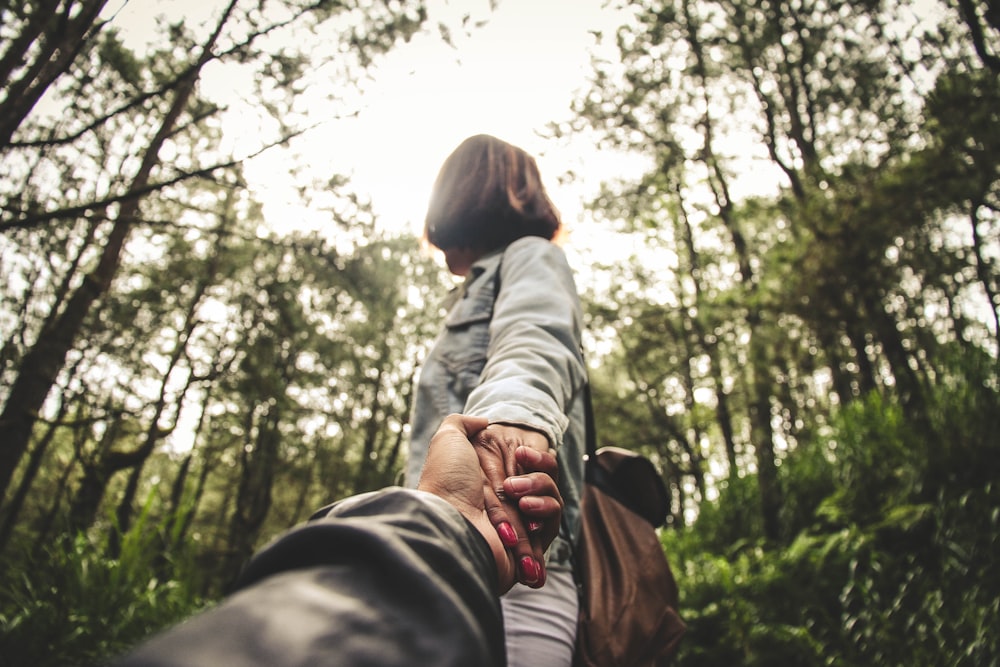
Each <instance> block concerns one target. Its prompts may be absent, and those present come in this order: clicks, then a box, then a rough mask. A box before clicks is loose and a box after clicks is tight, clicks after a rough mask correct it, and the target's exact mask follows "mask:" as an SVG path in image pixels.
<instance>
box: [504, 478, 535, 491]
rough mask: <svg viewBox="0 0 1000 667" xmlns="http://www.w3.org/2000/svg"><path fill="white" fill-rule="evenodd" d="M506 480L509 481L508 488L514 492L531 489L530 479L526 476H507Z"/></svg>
mask: <svg viewBox="0 0 1000 667" xmlns="http://www.w3.org/2000/svg"><path fill="white" fill-rule="evenodd" d="M507 481H508V482H510V488H511V489H513V491H514V493H522V492H524V491H530V490H531V480H530V479H528V478H527V477H508V478H507Z"/></svg>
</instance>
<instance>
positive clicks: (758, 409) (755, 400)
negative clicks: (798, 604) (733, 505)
mask: <svg viewBox="0 0 1000 667" xmlns="http://www.w3.org/2000/svg"><path fill="white" fill-rule="evenodd" d="M684 13H685V21H686V23H687V26H688V34H687V39H688V43H689V45H690V46H691V53H692V55H693V56H694V58H695V65H694V70H695V77H696V78H697V80H698V81H699V82H700V84H701V95H702V103H703V108H704V113H703V115H702V119H701V123H700V127H701V130H702V138H703V141H704V145H703V147H702V159H703V162H704V164H705V166H706V167H707V168H708V171H709V179H708V180H709V185H710V186H711V190H712V194H713V196H714V198H715V203H716V206H717V207H718V211H719V212H718V217H719V220H720V221H721V222H722V224H723V226H724V227H725V228H726V231H727V232H728V233H729V237H730V239H731V241H732V244H733V251H734V253H735V255H736V259H737V262H738V265H739V271H740V283H741V284H742V285H743V288H744V294H745V298H746V299H747V302H748V303H749V304H754V303H756V302H757V299H756V298H755V297H756V296H757V294H758V286H757V281H756V280H755V277H754V272H753V268H752V264H751V261H750V251H749V249H748V246H747V242H746V238H745V236H744V235H743V231H742V230H741V229H740V226H739V224H737V221H736V219H735V216H734V212H733V200H732V196H731V195H730V191H729V185H728V177H727V175H726V174H725V172H724V171H723V169H722V167H721V165H720V164H719V160H718V159H717V157H716V155H715V152H714V144H715V134H714V133H715V121H714V118H713V117H712V113H711V110H712V108H713V106H712V104H711V100H710V99H709V96H708V95H709V94H708V91H709V86H708V83H709V81H708V66H707V64H706V60H705V53H704V46H703V45H702V43H701V38H700V37H699V35H698V30H697V24H696V23H695V21H694V18H693V15H692V13H691V2H690V1H686V2H685V3H684ZM758 92H760V91H758ZM761 94H762V93H761ZM772 129H773V126H772ZM769 148H770V149H771V151H772V158H773V159H775V161H776V162H777V163H778V164H779V166H782V168H784V169H786V173H790V172H791V170H790V169H788V168H786V166H785V165H783V164H782V163H781V162H780V161H778V160H777V154H776V151H775V150H774V148H773V147H771V146H769ZM790 178H791V176H790ZM796 181H797V179H796ZM796 181H793V185H794V183H795V182H796ZM746 325H747V331H748V332H749V335H750V341H749V343H748V345H749V350H748V357H749V359H748V364H747V366H748V368H747V370H748V372H749V373H750V378H749V379H748V382H747V387H748V392H747V393H748V395H749V419H750V433H751V439H752V441H753V446H754V452H755V454H756V460H757V480H758V485H759V488H760V497H761V511H762V516H763V523H764V534H765V536H766V537H767V538H768V539H770V540H776V539H778V538H779V537H780V523H779V520H778V515H779V512H780V509H781V502H782V500H781V496H782V494H781V490H780V488H779V486H778V472H777V465H776V463H775V460H774V433H773V430H772V428H771V395H772V388H773V386H772V385H773V382H772V378H771V373H770V366H769V356H768V351H767V347H766V346H765V345H764V343H763V341H762V340H761V332H760V325H761V314H760V312H759V311H758V310H756V308H755V307H754V306H753V305H750V306H749V307H748V308H747V317H746Z"/></svg>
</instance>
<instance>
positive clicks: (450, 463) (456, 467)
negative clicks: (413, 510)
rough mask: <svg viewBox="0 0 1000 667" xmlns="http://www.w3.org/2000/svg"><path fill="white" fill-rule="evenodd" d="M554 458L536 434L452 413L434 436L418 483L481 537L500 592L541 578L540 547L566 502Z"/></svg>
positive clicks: (535, 583) (533, 583) (551, 533)
mask: <svg viewBox="0 0 1000 667" xmlns="http://www.w3.org/2000/svg"><path fill="white" fill-rule="evenodd" d="M557 480H558V465H557V463H556V457H555V455H554V454H552V453H551V452H550V451H548V440H547V439H546V438H545V436H544V435H542V434H541V433H537V432H535V431H529V430H525V429H520V428H517V427H514V426H504V425H502V424H493V425H490V424H489V422H488V420H487V419H485V418H482V417H469V416H465V415H450V416H449V417H447V418H446V419H445V420H444V422H442V424H441V427H440V428H439V429H438V431H437V433H435V434H434V437H433V438H431V443H430V447H429V448H428V451H427V459H426V460H425V462H424V467H423V470H422V472H421V474H420V482H419V483H418V485H417V488H418V489H420V490H422V491H428V492H430V493H433V494H435V495H437V496H440V497H441V498H443V499H444V500H446V501H447V502H449V503H450V504H451V505H452V506H454V507H455V508H456V509H458V511H459V512H461V513H462V515H463V516H465V518H466V519H468V520H469V521H470V522H471V523H472V525H473V526H474V527H475V528H476V530H477V531H479V533H480V534H481V535H482V536H483V537H484V538H485V539H486V542H487V544H488V545H489V547H490V550H491V552H492V553H493V558H494V560H495V561H496V565H497V577H498V579H497V582H498V587H499V591H498V592H500V593H504V592H506V591H507V590H509V589H510V587H511V586H513V585H514V583H515V582H517V581H519V582H521V583H523V584H525V585H527V586H531V587H532V588H539V587H541V586H542V585H543V584H544V583H545V560H544V554H545V549H546V548H548V546H549V544H551V543H552V540H554V539H555V537H556V535H557V534H558V533H559V522H560V518H561V517H562V509H563V500H562V496H561V495H560V494H559V489H558V486H557Z"/></svg>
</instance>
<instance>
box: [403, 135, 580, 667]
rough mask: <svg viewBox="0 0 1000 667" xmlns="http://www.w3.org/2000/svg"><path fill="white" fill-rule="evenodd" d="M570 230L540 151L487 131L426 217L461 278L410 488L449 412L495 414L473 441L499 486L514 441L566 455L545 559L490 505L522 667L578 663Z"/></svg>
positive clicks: (457, 159) (461, 152)
mask: <svg viewBox="0 0 1000 667" xmlns="http://www.w3.org/2000/svg"><path fill="white" fill-rule="evenodd" d="M560 228H561V221H560V218H559V213H558V211H557V210H556V208H555V206H553V204H552V202H551V201H550V200H549V197H548V195H547V194H546V192H545V188H544V187H543V185H542V182H541V177H540V175H539V172H538V167H537V165H536V163H535V160H534V159H533V158H532V157H531V156H530V155H528V154H527V153H526V152H525V151H523V150H521V149H520V148H517V147H515V146H512V145H510V144H508V143H506V142H504V141H501V140H499V139H496V138H494V137H491V136H487V135H478V136H474V137H470V138H469V139H466V140H465V141H464V142H463V143H462V144H461V145H459V146H458V148H456V149H455V151H454V152H453V153H452V154H451V155H450V156H449V157H448V158H447V159H446V160H445V162H444V165H443V166H442V167H441V171H440V173H439V174H438V177H437V180H436V181H435V183H434V187H433V190H432V194H431V201H430V205H429V207H428V212H427V218H426V221H425V225H424V235H425V237H426V239H427V241H429V242H430V243H431V244H432V245H433V246H434V247H436V248H438V249H440V250H441V251H442V252H443V253H444V256H445V259H446V261H447V264H448V268H449V269H450V270H451V271H452V273H454V274H456V275H459V276H464V277H465V282H464V284H463V286H462V287H461V289H460V290H458V291H457V292H456V294H455V301H454V303H453V305H452V306H451V309H450V312H449V314H448V316H447V318H446V320H445V322H444V329H443V331H442V332H441V335H440V337H439V338H438V340H437V342H436V343H435V345H434V347H433V349H432V351H431V353H430V354H429V356H428V357H427V359H426V360H425V362H424V365H423V367H422V369H421V373H420V379H419V381H418V383H417V391H416V396H415V399H414V405H413V416H412V419H411V429H412V430H411V446H410V458H409V468H408V471H407V474H408V480H409V482H410V484H413V483H415V482H416V480H417V479H419V474H420V469H421V466H422V463H423V460H424V457H425V454H426V451H427V447H428V443H429V442H430V437H431V435H432V434H433V433H434V432H435V430H436V429H437V428H438V426H439V424H440V423H441V421H442V420H443V419H444V418H445V417H446V416H447V415H449V414H451V413H463V414H475V415H480V416H483V417H487V418H488V419H489V422H490V425H489V426H488V427H487V428H486V429H485V430H484V431H482V432H481V433H480V434H479V436H478V437H477V439H476V446H477V453H478V454H479V458H480V462H481V465H482V468H483V470H484V473H485V475H486V477H487V478H488V480H489V487H490V488H492V489H497V490H500V489H501V488H502V482H503V479H504V478H505V477H508V476H510V475H511V474H514V473H515V472H516V464H515V460H514V456H513V452H514V450H515V449H516V448H517V447H518V446H521V445H525V446H528V447H532V448H535V449H538V450H540V451H549V450H552V451H554V452H556V454H557V459H558V461H559V479H558V483H559V490H560V492H561V494H562V498H563V500H564V502H565V506H564V522H563V530H562V531H561V533H560V536H559V537H558V538H557V539H556V541H555V542H554V543H553V544H552V546H551V547H550V548H549V550H548V552H547V554H546V555H545V558H544V560H543V557H542V553H541V547H540V545H539V544H538V540H537V539H535V538H534V537H533V536H532V531H533V530H537V528H538V526H537V525H534V524H531V523H528V524H525V523H524V522H523V521H522V519H521V518H520V516H519V514H518V512H517V511H516V508H513V507H511V506H510V505H508V504H505V503H504V499H503V493H502V491H499V492H497V493H496V494H495V496H496V497H493V496H492V495H491V496H489V499H488V502H487V508H486V509H487V511H488V512H489V513H490V516H491V520H492V521H493V523H494V525H496V526H497V530H498V533H499V535H500V537H501V538H502V539H503V542H504V544H505V545H506V546H508V547H509V548H510V549H511V551H512V554H514V556H515V559H516V562H517V564H518V568H519V572H518V574H519V577H518V579H519V581H520V582H521V583H523V584H527V586H528V587H524V586H515V587H514V588H513V589H511V591H510V592H509V593H508V594H507V595H505V596H504V597H503V599H502V605H503V610H504V624H505V629H506V634H507V637H506V644H507V656H508V664H509V665H512V666H515V667H520V666H529V665H530V666H531V667H549V666H553V667H554V666H556V665H559V666H566V667H568V666H569V665H570V664H571V661H572V653H573V644H574V641H575V638H576V622H577V609H578V600H577V595H576V587H575V585H574V582H573V576H572V570H571V565H570V559H569V555H570V549H569V543H570V542H571V541H573V540H574V539H575V536H576V534H577V532H578V526H579V499H580V488H581V486H582V478H583V462H582V456H583V447H584V408H583V399H582V391H581V390H582V388H583V385H584V382H585V378H586V376H585V369H584V364H583V358H582V355H581V350H580V333H581V329H582V315H581V310H582V309H581V306H580V299H579V296H578V295H577V292H576V286H575V284H574V281H573V275H572V272H571V271H570V268H569V265H568V264H567V262H566V257H565V254H564V253H563V251H562V250H561V249H560V248H559V247H558V246H557V245H556V244H555V243H553V242H552V241H553V239H554V238H555V237H556V236H557V233H558V232H559V231H560ZM543 583H544V584H545V587H544V588H540V587H541V585H542V584H543ZM536 588H537V590H536Z"/></svg>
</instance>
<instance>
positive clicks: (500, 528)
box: [497, 521, 517, 547]
mask: <svg viewBox="0 0 1000 667" xmlns="http://www.w3.org/2000/svg"><path fill="white" fill-rule="evenodd" d="M497 535H499V536H500V541H501V542H503V545H504V546H505V547H512V546H514V545H516V544H517V533H515V532H514V529H513V528H511V526H510V524H509V523H507V522H506V521H505V522H503V523H501V524H498V525H497Z"/></svg>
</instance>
